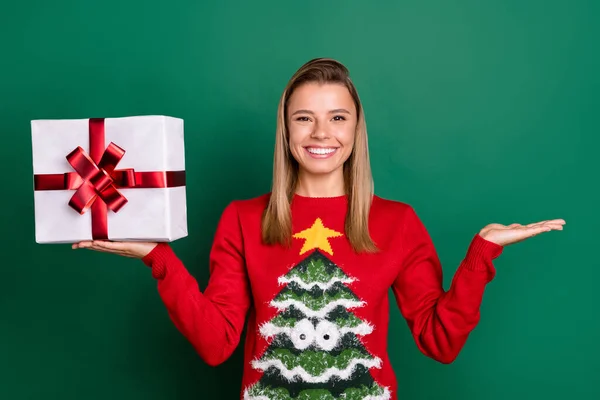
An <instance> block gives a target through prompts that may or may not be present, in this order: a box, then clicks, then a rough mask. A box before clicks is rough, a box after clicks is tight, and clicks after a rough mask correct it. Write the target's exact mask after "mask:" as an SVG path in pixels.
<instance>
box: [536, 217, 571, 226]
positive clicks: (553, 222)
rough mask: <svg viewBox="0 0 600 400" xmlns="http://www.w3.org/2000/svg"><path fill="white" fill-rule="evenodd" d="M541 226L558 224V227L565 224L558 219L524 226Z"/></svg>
mask: <svg viewBox="0 0 600 400" xmlns="http://www.w3.org/2000/svg"><path fill="white" fill-rule="evenodd" d="M542 224H560V225H565V224H566V222H565V220H564V219H562V218H558V219H547V220H544V221H539V222H534V223H531V224H528V225H526V226H527V227H532V226H537V225H542Z"/></svg>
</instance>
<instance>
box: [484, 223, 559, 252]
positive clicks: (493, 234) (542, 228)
mask: <svg viewBox="0 0 600 400" xmlns="http://www.w3.org/2000/svg"><path fill="white" fill-rule="evenodd" d="M563 225H565V221H564V220H563V219H552V220H547V221H540V222H536V223H532V224H529V225H521V224H511V225H501V224H489V225H487V226H486V227H484V228H483V229H482V230H481V231H480V232H479V235H480V236H481V237H482V238H484V239H486V240H488V241H490V242H493V243H496V244H498V245H500V246H507V245H509V244H513V243H518V242H521V241H523V240H525V239H528V238H530V237H533V236H537V235H539V234H540V233H543V232H549V231H562V230H563Z"/></svg>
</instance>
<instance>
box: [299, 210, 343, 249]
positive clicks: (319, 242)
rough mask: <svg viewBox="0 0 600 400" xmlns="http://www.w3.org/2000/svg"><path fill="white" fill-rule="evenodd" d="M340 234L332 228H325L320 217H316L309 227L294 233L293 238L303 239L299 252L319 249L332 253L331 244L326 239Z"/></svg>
mask: <svg viewBox="0 0 600 400" xmlns="http://www.w3.org/2000/svg"><path fill="white" fill-rule="evenodd" d="M340 236H343V235H342V234H341V233H339V232H336V231H334V230H333V229H329V228H325V226H323V221H321V218H317V219H316V220H315V222H314V223H313V225H312V226H311V227H310V228H308V229H305V230H303V231H302V232H299V233H296V234H295V235H294V238H296V239H305V241H304V246H302V250H300V254H304V253H306V252H307V251H309V250H312V249H320V250H323V251H325V252H327V253H329V254H331V255H333V250H332V249H331V245H330V244H329V240H327V239H329V238H334V237H340Z"/></svg>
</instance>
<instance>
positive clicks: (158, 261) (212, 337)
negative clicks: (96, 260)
mask: <svg viewBox="0 0 600 400" xmlns="http://www.w3.org/2000/svg"><path fill="white" fill-rule="evenodd" d="M142 261H143V262H144V263H145V264H146V265H148V266H149V267H151V268H152V276H153V277H154V278H155V279H156V280H157V286H158V292H159V294H160V296H161V299H162V301H163V303H164V305H165V306H166V309H167V311H168V314H169V317H170V318H171V320H172V321H173V323H174V325H175V326H176V327H177V329H178V330H179V331H180V332H181V333H182V334H183V335H184V336H185V337H186V338H187V340H188V341H189V342H190V343H191V344H192V345H193V347H194V348H195V349H196V351H197V352H198V354H199V355H200V357H201V358H202V359H203V360H204V361H205V362H206V363H207V364H209V365H211V366H216V365H219V364H220V363H222V362H224V361H225V360H227V359H228V358H229V356H230V355H231V354H232V353H233V351H234V350H235V349H236V347H237V345H238V344H239V342H240V337H241V333H242V330H243V326H244V323H245V319H246V314H247V311H248V309H249V306H250V302H251V294H250V287H249V283H248V279H247V274H246V265H245V261H244V252H243V239H242V233H241V228H240V223H239V219H238V214H237V211H236V208H235V203H231V204H229V205H228V206H227V207H226V209H225V210H224V212H223V214H222V216H221V219H220V221H219V224H218V226H217V230H216V233H215V237H214V242H213V245H212V248H211V252H210V256H209V273H210V277H209V280H208V283H207V286H206V288H205V290H204V292H202V291H200V289H199V287H198V282H197V281H196V279H195V278H194V277H193V276H192V275H190V273H189V272H188V270H187V269H186V268H185V266H184V264H183V263H182V261H181V260H180V259H179V258H178V257H177V256H176V255H175V253H174V252H173V250H172V248H171V247H170V246H169V245H168V244H167V243H160V244H158V245H157V246H156V247H155V248H154V249H153V250H152V251H151V252H150V253H149V254H148V255H147V256H146V257H144V258H143V260H142Z"/></svg>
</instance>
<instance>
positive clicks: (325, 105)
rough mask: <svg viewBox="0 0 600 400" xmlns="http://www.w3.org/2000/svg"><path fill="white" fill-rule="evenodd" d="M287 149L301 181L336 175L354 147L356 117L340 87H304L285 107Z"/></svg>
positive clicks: (320, 85) (341, 172) (312, 84)
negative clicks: (295, 162)
mask: <svg viewBox="0 0 600 400" xmlns="http://www.w3.org/2000/svg"><path fill="white" fill-rule="evenodd" d="M287 111H288V113H287V115H288V120H287V126H288V132H289V146H290V151H291V153H292V155H293V157H294V158H295V159H296V161H297V162H298V164H299V167H300V171H299V174H300V175H301V176H303V177H304V178H307V177H310V176H314V175H323V174H339V176H340V179H343V166H344V162H345V161H346V160H347V159H348V157H350V154H351V153H352V148H353V145H354V135H355V131H356V123H357V113H356V107H355V105H354V101H353V99H352V96H351V95H350V92H349V91H348V89H347V88H346V87H345V86H344V85H341V84H318V83H306V84H303V85H301V86H299V87H297V88H296V89H295V90H294V92H293V93H292V96H291V97H290V99H289V103H288V110H287Z"/></svg>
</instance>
